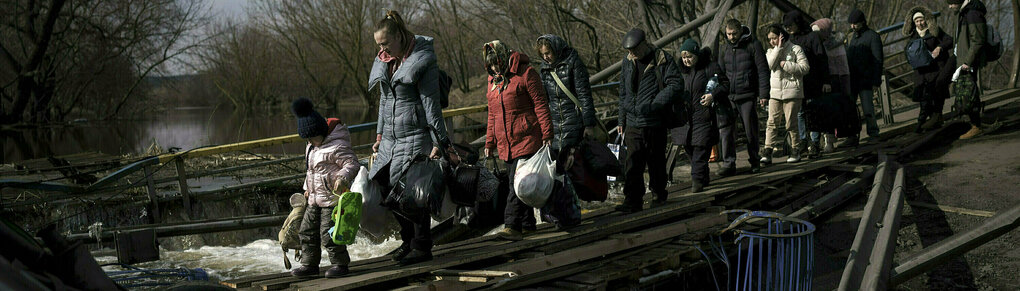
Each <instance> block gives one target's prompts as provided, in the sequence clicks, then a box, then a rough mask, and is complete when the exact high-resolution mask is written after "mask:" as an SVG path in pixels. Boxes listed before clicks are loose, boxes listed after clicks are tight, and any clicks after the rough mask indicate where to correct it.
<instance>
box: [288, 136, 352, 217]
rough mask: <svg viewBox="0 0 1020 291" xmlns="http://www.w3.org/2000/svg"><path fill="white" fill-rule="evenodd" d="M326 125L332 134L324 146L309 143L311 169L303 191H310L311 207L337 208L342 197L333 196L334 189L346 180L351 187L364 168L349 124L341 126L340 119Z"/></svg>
mask: <svg viewBox="0 0 1020 291" xmlns="http://www.w3.org/2000/svg"><path fill="white" fill-rule="evenodd" d="M326 124H327V125H328V126H329V128H330V132H329V134H327V135H326V138H324V139H323V140H322V144H321V145H319V146H317V147H316V146H312V144H311V143H308V144H307V145H306V146H305V157H306V161H307V166H308V170H307V171H306V173H305V183H304V185H303V187H302V188H304V190H305V191H308V205H310V206H318V207H333V206H335V205H336V201H337V198H339V196H336V195H333V194H332V193H333V192H332V190H333V187H334V186H335V185H336V183H338V182H339V181H344V183H345V184H346V185H347V186H350V183H351V182H352V181H354V177H355V176H357V175H358V169H360V168H361V164H359V163H358V156H357V155H355V154H354V148H352V147H351V132H350V131H349V130H348V129H347V125H344V124H341V123H340V119H336V118H330V119H327V120H326ZM343 190H344V189H339V188H338V189H337V191H343ZM337 194H341V193H337Z"/></svg>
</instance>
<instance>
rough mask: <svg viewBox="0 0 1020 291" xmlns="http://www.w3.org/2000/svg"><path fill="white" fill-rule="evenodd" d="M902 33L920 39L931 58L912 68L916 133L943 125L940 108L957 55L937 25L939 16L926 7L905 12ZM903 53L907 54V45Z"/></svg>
mask: <svg viewBox="0 0 1020 291" xmlns="http://www.w3.org/2000/svg"><path fill="white" fill-rule="evenodd" d="M903 23H904V24H903V35H905V36H907V38H908V39H907V43H908V44H909V43H913V42H915V41H921V43H923V44H924V51H922V52H921V53H924V54H930V55H931V57H932V58H933V60H932V62H931V63H930V64H929V65H928V66H924V67H919V68H914V97H913V98H912V99H914V101H917V102H919V103H920V105H921V112H920V114H918V115H917V129H916V130H915V132H922V131H925V130H930V129H934V128H936V127H939V126H941V124H942V108H943V107H944V105H945V101H946V99H947V98H949V85H950V84H951V80H952V78H953V71H954V70H955V69H956V57H954V56H953V54H952V50H953V37H951V36H949V34H948V33H946V32H945V31H943V30H942V28H940V27H939V25H938V18H935V15H933V14H932V12H931V10H929V9H928V8H927V7H923V6H917V7H914V8H912V9H910V11H908V12H907V20H906V21H904V22H903ZM903 49H904V53H905V54H910V53H911V52H909V51H908V46H904V47H903Z"/></svg>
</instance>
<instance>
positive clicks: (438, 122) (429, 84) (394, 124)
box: [368, 35, 450, 183]
mask: <svg viewBox="0 0 1020 291" xmlns="http://www.w3.org/2000/svg"><path fill="white" fill-rule="evenodd" d="M388 70H389V64H388V63H386V62H384V61H382V60H381V59H379V58H378V57H376V59H375V63H374V64H373V65H372V73H371V74H370V75H369V78H368V86H369V89H370V90H371V89H374V88H375V87H376V86H379V89H380V90H379V91H380V97H379V121H378V125H377V127H376V133H377V134H380V135H382V140H380V143H379V152H378V154H377V155H376V159H375V162H374V163H372V169H371V170H369V177H372V178H375V177H376V175H377V174H378V173H379V170H381V169H383V168H385V167H386V166H390V167H389V173H387V174H388V175H390V180H389V181H391V183H393V182H395V181H398V180H399V179H400V178H401V176H402V175H403V173H404V171H405V170H406V169H407V167H408V166H409V165H410V164H411V161H413V160H415V159H416V158H418V157H426V156H427V155H428V154H430V153H431V152H432V147H433V146H439V147H440V148H446V146H447V145H449V144H450V139H449V137H448V136H447V133H446V122H444V121H443V111H442V107H441V106H440V104H439V102H440V101H439V94H440V93H439V66H438V65H436V53H435V51H434V50H433V48H432V38H431V37H428V36H421V35H416V36H415V40H414V48H413V49H412V51H411V53H410V54H409V55H408V56H407V57H406V58H405V59H404V61H403V62H402V64H401V65H400V67H399V68H397V70H396V71H395V72H394V73H393V75H392V77H391V76H390V74H389V73H388Z"/></svg>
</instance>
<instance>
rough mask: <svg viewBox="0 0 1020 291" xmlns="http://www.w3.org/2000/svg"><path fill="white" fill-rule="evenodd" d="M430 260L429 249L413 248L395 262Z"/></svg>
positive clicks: (405, 264)
mask: <svg viewBox="0 0 1020 291" xmlns="http://www.w3.org/2000/svg"><path fill="white" fill-rule="evenodd" d="M518 234H520V232H518ZM431 260H432V252H430V251H423V250H419V249H413V250H411V252H410V253H407V256H406V257H404V258H403V259H401V260H400V262H399V263H397V264H399V265H401V266H407V265H411V264H417V263H421V262H425V261H431Z"/></svg>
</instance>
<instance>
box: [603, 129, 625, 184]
mask: <svg viewBox="0 0 1020 291" xmlns="http://www.w3.org/2000/svg"><path fill="white" fill-rule="evenodd" d="M606 146H608V147H609V150H610V151H612V152H613V155H615V156H616V159H617V160H620V163H621V164H623V157H625V156H626V155H627V147H625V146H623V133H620V135H619V136H617V137H616V143H610V144H607V145H606ZM618 179H619V178H618V177H615V176H606V181H609V182H616V181H617V180H618Z"/></svg>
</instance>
